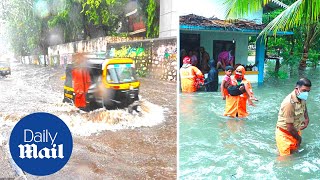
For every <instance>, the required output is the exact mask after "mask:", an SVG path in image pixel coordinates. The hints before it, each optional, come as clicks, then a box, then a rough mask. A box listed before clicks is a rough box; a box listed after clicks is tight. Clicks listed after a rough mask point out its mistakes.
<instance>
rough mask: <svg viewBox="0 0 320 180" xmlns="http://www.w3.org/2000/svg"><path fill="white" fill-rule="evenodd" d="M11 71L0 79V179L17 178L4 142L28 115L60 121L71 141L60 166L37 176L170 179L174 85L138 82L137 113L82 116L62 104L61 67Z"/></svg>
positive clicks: (24, 67) (20, 67) (173, 146)
mask: <svg viewBox="0 0 320 180" xmlns="http://www.w3.org/2000/svg"><path fill="white" fill-rule="evenodd" d="M11 68H12V75H11V76H9V77H7V78H2V79H0V94H1V95H0V97H1V98H0V132H1V133H0V154H1V159H0V178H16V177H18V176H19V175H23V173H21V172H20V174H19V172H17V170H16V169H15V168H14V167H12V163H10V156H9V153H8V144H7V143H8V139H9V136H10V132H11V130H12V128H13V126H14V125H15V124H16V123H17V121H19V120H20V119H21V118H22V117H24V116H25V115H28V114H30V113H34V112H48V113H52V114H54V115H56V116H58V117H60V118H61V119H62V120H63V121H64V122H65V123H66V124H67V125H68V127H69V128H70V130H71V132H72V134H73V141H74V142H73V143H74V145H73V152H72V155H71V158H70V160H69V162H68V163H67V164H66V166H65V167H64V168H63V169H61V170H60V171H58V172H57V173H55V174H53V175H50V176H46V177H43V178H46V179H47V178H50V179H79V178H81V179H150V178H152V179H153V178H157V179H175V178H176V83H171V82H164V81H158V80H150V79H144V78H141V79H139V80H140V82H141V86H140V95H141V98H140V99H141V109H142V113H141V114H137V113H136V114H129V113H127V111H126V110H109V111H108V110H104V109H98V110H95V111H93V112H90V113H84V112H80V111H79V110H78V109H77V108H75V107H73V106H70V105H68V104H64V103H62V99H63V83H64V81H63V80H61V77H62V76H63V75H64V70H63V68H52V67H40V66H33V65H22V64H13V65H12V67H11ZM26 178H27V179H41V178H42V177H36V176H32V175H29V174H27V175H26Z"/></svg>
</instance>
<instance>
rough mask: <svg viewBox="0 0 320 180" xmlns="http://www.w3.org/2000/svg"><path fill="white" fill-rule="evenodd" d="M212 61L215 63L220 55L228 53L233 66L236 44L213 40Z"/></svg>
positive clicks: (235, 62)
mask: <svg viewBox="0 0 320 180" xmlns="http://www.w3.org/2000/svg"><path fill="white" fill-rule="evenodd" d="M212 50H213V52H212V54H213V59H214V61H215V63H217V62H218V57H219V54H220V53H225V52H230V54H231V56H233V57H234V64H237V61H236V58H235V50H236V43H235V42H234V41H220V40H213V49H212Z"/></svg>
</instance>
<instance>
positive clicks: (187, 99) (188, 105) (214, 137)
mask: <svg viewBox="0 0 320 180" xmlns="http://www.w3.org/2000/svg"><path fill="white" fill-rule="evenodd" d="M319 74H320V73H319V69H316V70H314V69H309V70H307V71H306V77H308V78H309V79H310V80H311V82H312V88H311V92H310V95H309V98H308V100H307V106H308V112H309V118H310V123H309V126H308V128H307V129H305V130H304V131H303V132H302V144H301V147H300V152H299V153H297V154H293V155H292V156H290V157H287V158H283V159H279V158H278V151H277V147H276V141H275V126H276V122H277V115H278V111H279V107H280V104H281V102H282V100H283V99H284V98H285V97H286V96H287V95H288V94H289V93H290V92H292V91H293V89H294V86H295V84H296V82H297V80H298V77H297V76H294V77H291V78H290V79H285V80H274V79H272V78H270V79H268V78H267V79H266V81H265V83H264V84H263V85H260V86H258V85H253V91H254V93H255V96H256V97H257V98H258V99H259V102H256V103H255V104H256V107H252V106H249V108H248V112H249V113H250V115H249V116H248V117H247V118H244V119H237V118H236V119H231V118H227V117H224V116H223V112H224V107H225V101H224V100H222V97H221V94H220V92H214V93H206V92H198V93H194V94H180V95H179V98H180V105H179V107H180V133H179V139H180V140H179V141H180V142H179V149H180V153H179V154H180V156H179V165H180V167H179V170H180V177H179V178H181V179H207V177H210V179H320V154H319V152H320V151H319V150H320V149H319V147H320V135H319V133H318V131H319V128H320V121H319V120H320V114H319V113H318V112H319V102H320V99H319V94H320V79H319Z"/></svg>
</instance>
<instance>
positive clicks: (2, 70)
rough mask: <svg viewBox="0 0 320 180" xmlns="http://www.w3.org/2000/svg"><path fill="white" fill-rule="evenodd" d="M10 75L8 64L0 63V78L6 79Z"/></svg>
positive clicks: (6, 62)
mask: <svg viewBox="0 0 320 180" xmlns="http://www.w3.org/2000/svg"><path fill="white" fill-rule="evenodd" d="M10 74H11V68H10V63H9V62H8V61H0V76H2V77H6V76H7V75H10Z"/></svg>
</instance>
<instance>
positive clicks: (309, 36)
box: [299, 24, 319, 70]
mask: <svg viewBox="0 0 320 180" xmlns="http://www.w3.org/2000/svg"><path fill="white" fill-rule="evenodd" d="M306 28H307V30H306V35H305V39H304V40H305V41H304V46H303V54H302V57H301V60H300V64H299V69H300V70H305V69H306V67H307V59H308V55H309V49H310V46H311V45H312V43H313V42H314V41H315V39H316V38H317V37H318V35H319V30H318V28H317V24H311V25H309V26H307V27H306Z"/></svg>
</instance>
